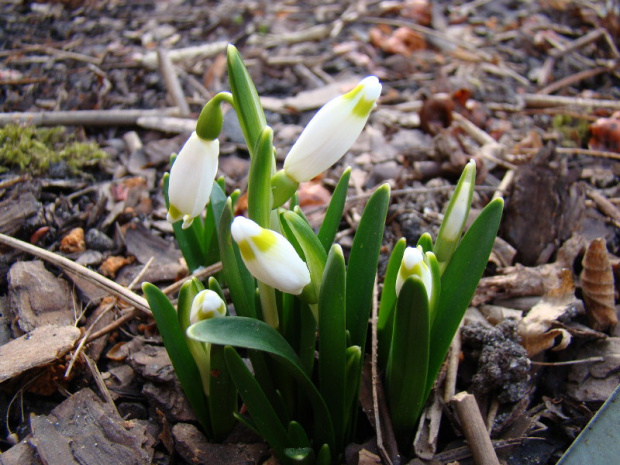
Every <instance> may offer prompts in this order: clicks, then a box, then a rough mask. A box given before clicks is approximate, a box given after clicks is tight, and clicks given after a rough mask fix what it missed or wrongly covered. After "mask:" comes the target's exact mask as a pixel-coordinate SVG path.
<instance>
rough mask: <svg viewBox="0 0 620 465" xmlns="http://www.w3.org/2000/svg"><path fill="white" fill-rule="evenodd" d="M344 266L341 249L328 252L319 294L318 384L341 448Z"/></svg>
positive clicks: (343, 377) (342, 433) (344, 323)
mask: <svg viewBox="0 0 620 465" xmlns="http://www.w3.org/2000/svg"><path fill="white" fill-rule="evenodd" d="M345 287H346V269H345V263H344V256H343V254H342V249H341V248H340V246H339V245H338V244H334V245H333V246H332V248H331V250H330V252H329V256H328V258H327V263H326V265H325V273H324V274H323V282H322V283H321V293H320V296H319V362H318V367H319V386H320V390H321V395H322V396H323V399H325V403H326V404H327V408H328V409H329V411H330V412H331V415H332V421H333V422H334V431H335V433H336V444H337V446H338V447H344V444H343V441H344V434H345V422H344V421H345V420H344V419H345V388H346V382H345V370H346V367H345V365H346V354H345V350H346V327H345V326H346V315H345Z"/></svg>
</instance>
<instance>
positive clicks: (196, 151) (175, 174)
mask: <svg viewBox="0 0 620 465" xmlns="http://www.w3.org/2000/svg"><path fill="white" fill-rule="evenodd" d="M219 153H220V143H219V141H218V140H217V139H215V140H205V139H201V138H200V137H198V135H197V134H196V132H195V131H194V132H192V134H191V135H190V136H189V139H187V142H185V145H184V146H183V148H182V149H181V151H180V152H179V154H178V155H177V157H176V160H175V162H174V164H173V165H172V169H171V170H170V180H169V183H168V200H169V205H170V206H169V208H168V221H169V222H170V223H175V222H177V221H179V220H181V219H182V220H183V229H185V228H188V227H190V226H191V224H192V221H194V218H196V217H197V216H198V215H200V213H202V210H203V209H204V208H205V206H206V205H207V202H208V201H209V196H210V195H211V189H212V188H213V181H214V180H215V175H216V174H217V164H218V155H219Z"/></svg>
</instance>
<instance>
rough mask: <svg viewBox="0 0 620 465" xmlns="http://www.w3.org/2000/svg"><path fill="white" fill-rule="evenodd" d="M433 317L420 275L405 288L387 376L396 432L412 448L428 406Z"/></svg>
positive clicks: (401, 297)
mask: <svg viewBox="0 0 620 465" xmlns="http://www.w3.org/2000/svg"><path fill="white" fill-rule="evenodd" d="M429 334H430V315H429V308H428V296H427V295H426V288H425V286H424V282H423V281H422V280H421V279H420V278H419V277H418V276H416V275H413V276H410V277H409V278H407V280H406V281H405V283H404V284H403V287H402V289H401V290H400V294H399V296H398V302H397V303H396V314H395V318H394V332H393V335H392V346H391V347H390V355H389V358H388V364H387V370H386V374H385V379H386V390H387V393H388V401H389V405H390V413H391V416H392V425H393V426H394V432H395V434H396V438H397V439H398V441H399V443H400V445H401V447H405V448H409V444H411V439H413V435H414V433H415V425H416V422H417V420H418V417H419V415H420V413H421V412H422V408H423V407H424V403H425V402H426V397H425V394H426V377H427V374H428V359H429V347H430V342H429Z"/></svg>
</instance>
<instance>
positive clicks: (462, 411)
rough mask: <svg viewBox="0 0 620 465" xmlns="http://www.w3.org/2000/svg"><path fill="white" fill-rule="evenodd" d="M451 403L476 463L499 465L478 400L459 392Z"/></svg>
mask: <svg viewBox="0 0 620 465" xmlns="http://www.w3.org/2000/svg"><path fill="white" fill-rule="evenodd" d="M451 403H452V404H453V405H454V407H455V409H456V412H457V414H458V416H459V420H460V421H461V427H462V429H463V434H465V438H466V439H467V445H468V446H469V448H470V449H471V452H472V455H473V457H474V462H475V463H476V464H477V465H499V460H498V458H497V454H496V453H495V449H493V443H492V442H491V438H490V437H489V433H488V432H487V428H486V425H485V424H484V420H483V418H482V415H481V414H480V408H479V407H478V403H477V402H476V398H475V397H474V396H473V395H471V394H469V393H468V392H459V393H458V394H457V395H455V396H454V397H453V398H452V400H451Z"/></svg>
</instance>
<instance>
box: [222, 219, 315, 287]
mask: <svg viewBox="0 0 620 465" xmlns="http://www.w3.org/2000/svg"><path fill="white" fill-rule="evenodd" d="M230 232H231V234H232V237H233V239H234V240H235V242H236V243H237V245H238V246H239V250H240V251H241V258H243V262H244V263H245V266H246V267H247V268H248V270H249V271H250V273H251V274H252V276H254V277H255V278H256V279H258V280H259V281H262V282H263V283H265V284H267V285H269V286H271V287H273V288H275V289H278V290H280V291H282V292H286V293H289V294H294V295H299V294H301V292H302V291H303V289H304V287H306V286H307V285H308V284H310V272H309V271H308V266H307V265H306V264H305V263H304V261H303V260H302V259H301V258H300V257H299V255H298V254H297V251H296V250H295V248H294V247H293V246H292V244H291V243H290V242H289V241H288V240H287V239H286V238H285V237H284V236H282V235H281V234H278V233H277V232H275V231H271V230H269V229H264V228H261V227H260V226H259V225H258V224H256V223H255V222H254V221H252V220H249V219H247V218H244V217H242V216H238V217H236V218H235V219H234V220H233V223H232V225H231V227H230Z"/></svg>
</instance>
